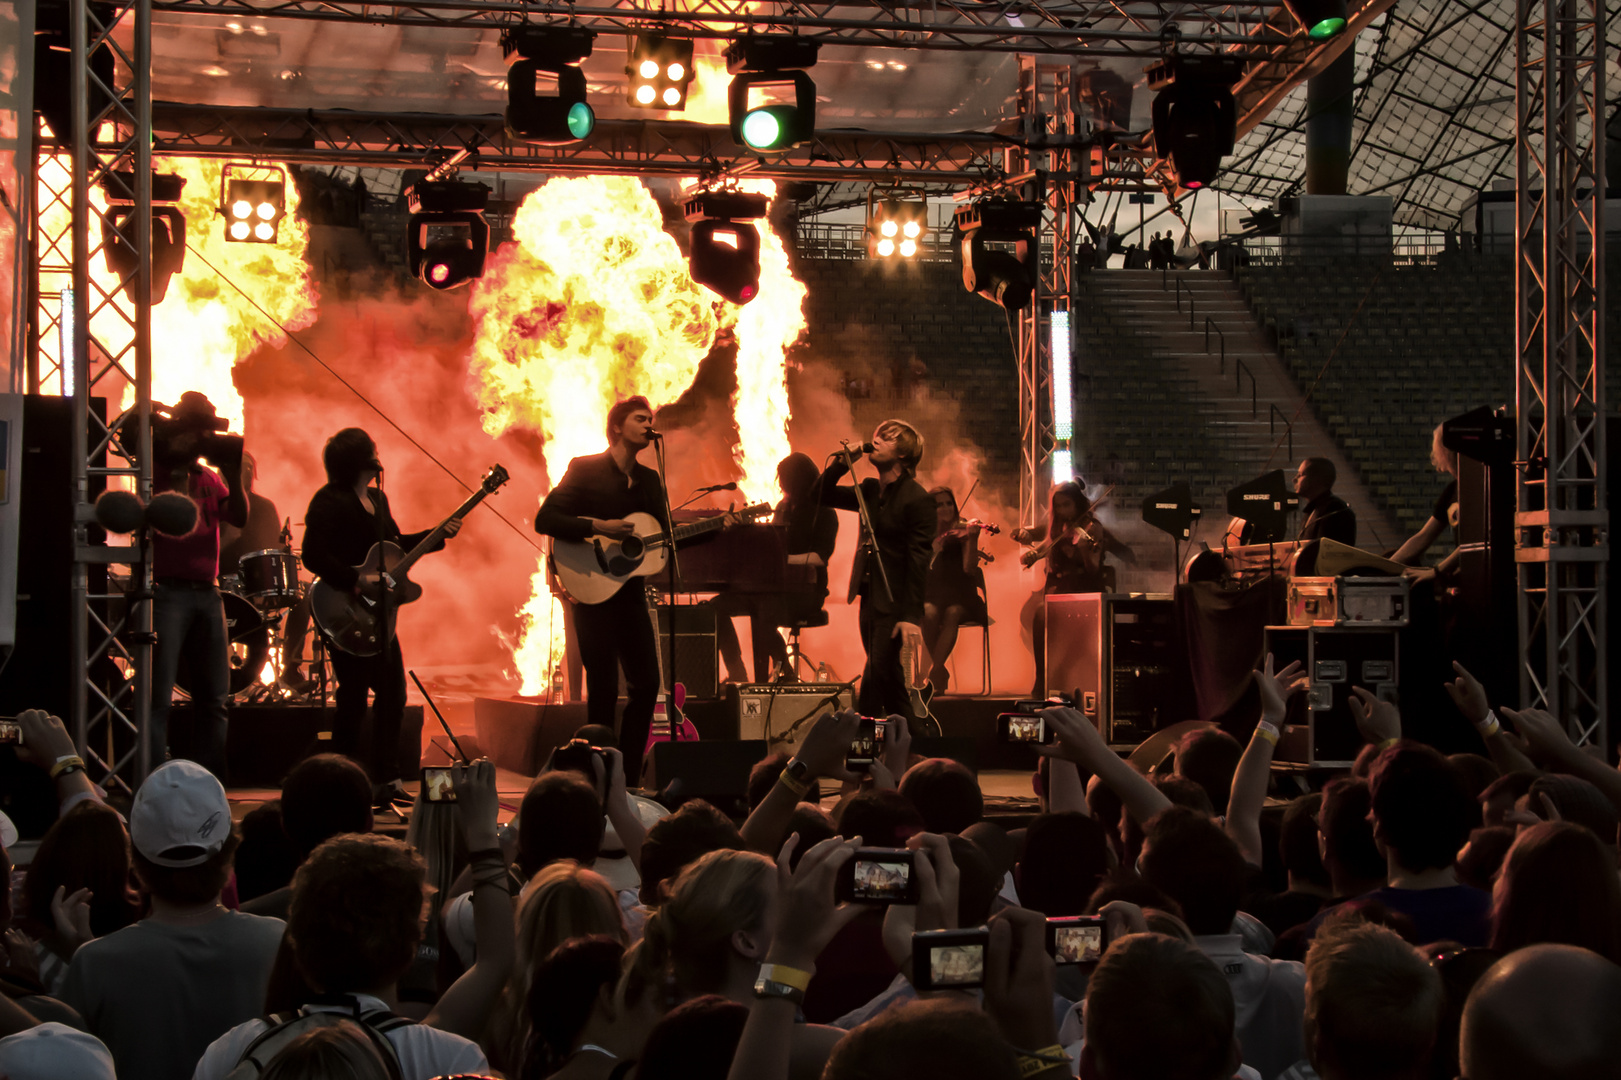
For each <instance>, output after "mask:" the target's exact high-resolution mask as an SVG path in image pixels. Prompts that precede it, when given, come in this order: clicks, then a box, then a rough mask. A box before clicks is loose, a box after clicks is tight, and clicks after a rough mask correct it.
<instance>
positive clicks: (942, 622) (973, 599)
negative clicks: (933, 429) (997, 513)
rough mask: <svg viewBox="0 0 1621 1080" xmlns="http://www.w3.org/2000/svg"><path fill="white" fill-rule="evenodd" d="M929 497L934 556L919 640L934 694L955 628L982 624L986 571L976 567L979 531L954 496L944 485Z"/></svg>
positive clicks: (943, 679)
mask: <svg viewBox="0 0 1621 1080" xmlns="http://www.w3.org/2000/svg"><path fill="white" fill-rule="evenodd" d="M929 494H930V495H932V496H933V497H934V506H935V530H936V531H935V536H934V557H933V559H932V560H930V562H929V576H928V577H927V578H926V579H924V584H923V644H924V647H926V648H927V649H928V650H929V658H930V661H931V663H932V665H933V666H932V667H931V668H930V670H929V682H931V683H933V684H934V691H935V693H937V694H943V693H945V692H946V686H947V684H948V683H949V682H950V676H949V675H948V674H947V672H946V660H947V659H949V658H950V656H951V650H952V649H954V648H956V647H957V631H958V629H959V628H960V627H961V626H962V624H963V623H964V622H965V621H966V622H973V623H981V624H983V623H984V622H985V598H984V596H983V594H982V592H981V590H982V589H983V588H984V587H985V575H984V573H983V572H981V570H980V569H979V529H978V527H977V526H973V525H964V524H963V523H962V519H961V515H960V514H959V513H958V510H957V496H956V495H955V494H954V493H953V492H952V490H951V489H950V488H948V487H937V488H935V489H934V490H932V491H930V492H929Z"/></svg>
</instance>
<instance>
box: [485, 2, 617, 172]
mask: <svg viewBox="0 0 1621 1080" xmlns="http://www.w3.org/2000/svg"><path fill="white" fill-rule="evenodd" d="M596 37H597V35H596V34H595V33H593V32H592V31H590V30H581V29H579V28H578V27H554V28H548V29H527V30H508V31H506V32H504V33H503V34H502V35H501V51H502V53H503V55H506V56H511V55H512V54H513V53H517V54H518V56H519V57H520V59H518V60H517V61H516V62H514V63H513V65H512V66H511V67H509V68H507V111H506V128H507V133H508V134H509V135H511V136H512V137H513V138H515V139H522V140H523V141H524V142H531V143H538V144H539V145H541V146H562V145H564V144H566V143H572V142H579V141H580V140H582V139H587V138H589V137H590V136H591V132H592V131H593V130H594V129H595V128H596V126H597V114H596V113H595V112H594V111H592V108H591V105H590V103H589V102H587V101H586V100H585V72H583V71H581V70H580V61H582V60H584V59H585V58H586V57H588V56H590V55H591V44H592V42H594V41H595V40H596Z"/></svg>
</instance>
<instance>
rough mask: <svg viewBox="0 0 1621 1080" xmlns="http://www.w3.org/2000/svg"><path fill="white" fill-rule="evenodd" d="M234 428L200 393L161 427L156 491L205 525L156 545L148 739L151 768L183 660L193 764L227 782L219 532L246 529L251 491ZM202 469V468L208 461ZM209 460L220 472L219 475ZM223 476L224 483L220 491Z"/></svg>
mask: <svg viewBox="0 0 1621 1080" xmlns="http://www.w3.org/2000/svg"><path fill="white" fill-rule="evenodd" d="M227 426H228V423H227V421H224V420H221V419H219V417H218V416H217V415H216V413H215V411H214V404H213V402H211V401H209V400H208V398H206V397H204V396H203V395H202V394H199V393H196V392H195V391H187V392H186V393H184V394H182V395H180V403H179V404H178V405H176V406H175V407H174V408H173V409H171V410H169V415H168V417H167V418H162V417H160V418H159V419H157V420H156V421H154V423H153V425H152V459H153V469H152V488H153V491H154V492H160V491H178V492H180V493H181V494H183V495H186V496H189V497H190V499H191V501H192V502H194V503H196V504H197V525H196V527H195V528H193V529H192V531H191V532H190V533H188V534H187V535H186V536H184V537H181V538H179V539H175V538H173V537H169V536H163V535H161V534H159V533H154V534H153V535H152V575H153V578H154V582H155V588H154V594H155V598H154V600H153V604H152V626H153V629H154V630H155V631H156V632H157V645H156V647H155V648H154V649H153V655H152V660H153V663H152V669H153V670H152V720H151V724H150V726H149V727H148V729H147V745H148V746H149V747H150V748H151V755H152V757H151V760H152V767H153V768H156V767H157V766H159V765H161V764H163V761H164V755H165V753H166V752H167V749H168V735H169V709H170V705H171V701H170V699H171V698H172V697H173V696H174V684H175V674H176V672H177V670H178V669H179V667H180V663H181V659H182V657H184V659H185V663H186V667H187V669H188V671H189V672H190V676H191V678H190V688H191V701H192V711H193V714H194V718H193V723H194V724H195V732H196V736H195V738H196V745H195V746H194V748H193V750H192V752H191V754H190V755H189V756H190V757H191V758H192V759H193V760H195V761H197V762H198V763H199V764H201V765H202V766H204V767H205V768H207V769H208V770H209V771H210V772H212V773H213V774H214V775H215V776H217V777H219V778H220V781H221V782H222V783H223V782H224V777H225V724H226V711H225V701H226V696H227V694H228V692H229V686H230V649H231V645H230V638H229V635H228V634H227V632H226V628H225V607H224V605H223V604H222V603H221V602H220V594H219V589H218V588H217V587H216V583H217V579H218V576H219V553H220V525H221V524H222V523H225V524H230V525H235V526H236V527H237V528H241V527H242V526H244V525H246V524H247V521H248V497H247V492H246V490H245V488H244V486H243V484H242V451H243V446H242V438H241V436H239V435H224V434H221V432H223V431H224V430H225V429H226V427H227ZM199 459H202V460H199ZM203 460H206V461H207V462H208V463H209V464H210V465H213V466H214V467H215V468H217V469H218V470H219V473H220V475H215V473H214V471H213V470H212V469H209V468H207V467H205V466H204V465H203V464H202V461H203ZM221 476H223V478H224V483H221Z"/></svg>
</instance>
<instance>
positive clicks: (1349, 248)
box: [1217, 236, 1478, 269]
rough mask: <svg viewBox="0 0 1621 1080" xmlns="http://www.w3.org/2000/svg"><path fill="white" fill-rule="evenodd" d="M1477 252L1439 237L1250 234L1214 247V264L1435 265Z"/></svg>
mask: <svg viewBox="0 0 1621 1080" xmlns="http://www.w3.org/2000/svg"><path fill="white" fill-rule="evenodd" d="M1471 255H1476V257H1478V253H1476V252H1473V251H1471V250H1470V249H1469V247H1468V246H1467V245H1464V244H1461V243H1456V242H1455V243H1454V244H1452V245H1451V246H1450V247H1449V246H1448V244H1447V241H1446V239H1445V238H1444V237H1442V236H1437V237H1433V238H1432V237H1412V236H1402V237H1397V238H1395V239H1393V240H1387V239H1385V238H1384V237H1355V236H1351V237H1345V238H1343V239H1341V238H1335V237H1326V236H1322V237H1318V236H1314V237H1294V236H1251V237H1247V238H1246V239H1243V240H1237V241H1232V242H1230V243H1226V244H1224V245H1223V246H1222V247H1221V248H1220V249H1218V254H1217V262H1218V265H1220V266H1222V267H1224V268H1227V269H1233V268H1236V267H1239V266H1244V265H1259V266H1279V265H1284V264H1287V263H1296V262H1329V261H1333V260H1338V259H1359V260H1368V261H1372V260H1376V259H1377V260H1379V261H1381V262H1383V261H1386V260H1388V261H1389V262H1390V263H1391V264H1392V265H1420V264H1422V265H1437V264H1439V263H1440V262H1441V261H1442V260H1443V259H1462V258H1468V257H1469V256H1471Z"/></svg>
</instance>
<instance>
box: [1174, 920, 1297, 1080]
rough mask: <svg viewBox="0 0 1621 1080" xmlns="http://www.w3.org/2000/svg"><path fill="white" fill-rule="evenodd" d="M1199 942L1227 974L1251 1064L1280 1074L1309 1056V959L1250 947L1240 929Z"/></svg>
mask: <svg viewBox="0 0 1621 1080" xmlns="http://www.w3.org/2000/svg"><path fill="white" fill-rule="evenodd" d="M1193 942H1194V944H1195V945H1197V946H1198V947H1199V948H1200V950H1202V951H1203V952H1204V954H1205V955H1206V956H1208V957H1210V959H1211V960H1213V961H1214V962H1215V964H1216V966H1217V967H1218V968H1220V969H1221V970H1222V973H1223V974H1224V975H1226V976H1227V985H1228V986H1230V987H1231V988H1232V991H1233V1005H1234V1007H1235V1009H1236V1012H1237V1016H1236V1018H1235V1019H1236V1024H1235V1030H1234V1034H1236V1035H1237V1036H1238V1041H1239V1043H1240V1045H1242V1046H1243V1048H1244V1062H1245V1064H1247V1065H1250V1066H1253V1067H1254V1069H1255V1071H1256V1072H1258V1073H1260V1074H1261V1077H1262V1080H1275V1078H1276V1077H1277V1076H1278V1074H1280V1073H1282V1072H1283V1071H1284V1070H1285V1069H1287V1068H1289V1066H1291V1065H1293V1064H1294V1063H1295V1062H1297V1061H1299V1060H1301V1059H1302V1058H1304V1057H1305V1056H1306V1038H1305V1032H1304V1028H1303V1027H1302V1023H1303V1018H1304V1015H1305V1011H1306V967H1305V965H1304V964H1299V963H1296V962H1295V961H1293V960H1272V959H1269V958H1268V957H1265V956H1256V955H1255V954H1254V953H1247V952H1245V951H1244V947H1243V939H1242V938H1241V937H1240V936H1239V935H1238V934H1209V935H1202V936H1197V937H1195V938H1194V939H1193Z"/></svg>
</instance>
